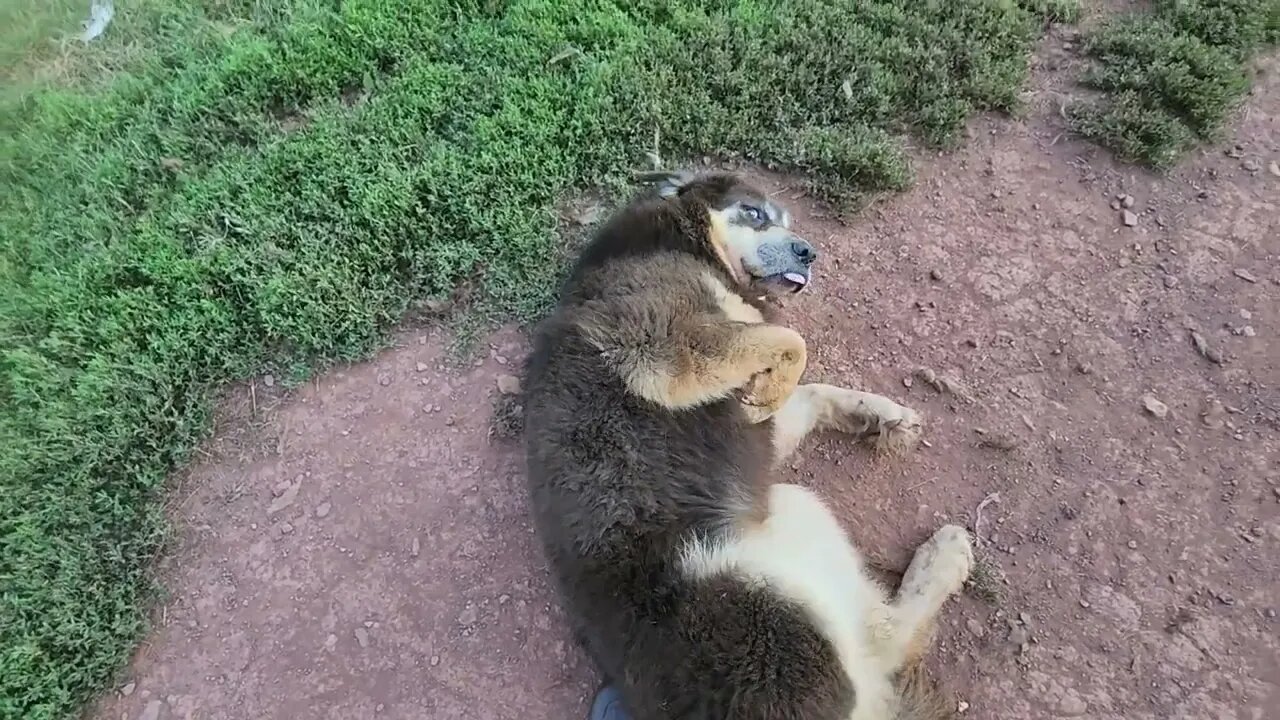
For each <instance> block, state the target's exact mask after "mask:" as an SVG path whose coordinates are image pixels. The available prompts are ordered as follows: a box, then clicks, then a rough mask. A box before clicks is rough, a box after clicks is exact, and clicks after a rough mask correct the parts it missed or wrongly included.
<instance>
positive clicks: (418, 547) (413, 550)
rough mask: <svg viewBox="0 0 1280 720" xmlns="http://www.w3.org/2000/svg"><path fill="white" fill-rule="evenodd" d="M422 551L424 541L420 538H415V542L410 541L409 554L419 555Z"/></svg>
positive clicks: (411, 555)
mask: <svg viewBox="0 0 1280 720" xmlns="http://www.w3.org/2000/svg"><path fill="white" fill-rule="evenodd" d="M421 552H422V543H421V542H420V541H419V540H418V538H414V539H413V542H411V543H409V556H410V557H418V555H419V553H421Z"/></svg>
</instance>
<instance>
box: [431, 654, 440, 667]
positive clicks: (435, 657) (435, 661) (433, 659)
mask: <svg viewBox="0 0 1280 720" xmlns="http://www.w3.org/2000/svg"><path fill="white" fill-rule="evenodd" d="M439 664H440V656H439V655H432V656H431V667H435V666H437V665H439Z"/></svg>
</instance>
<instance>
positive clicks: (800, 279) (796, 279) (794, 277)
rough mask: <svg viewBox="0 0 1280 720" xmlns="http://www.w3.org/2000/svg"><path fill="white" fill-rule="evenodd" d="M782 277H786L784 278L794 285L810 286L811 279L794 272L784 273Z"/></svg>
mask: <svg viewBox="0 0 1280 720" xmlns="http://www.w3.org/2000/svg"><path fill="white" fill-rule="evenodd" d="M782 277H784V278H786V279H788V280H790V281H791V282H793V283H795V284H797V285H808V284H809V278H807V277H805V276H803V275H801V274H800V273H793V272H789V273H783V275H782Z"/></svg>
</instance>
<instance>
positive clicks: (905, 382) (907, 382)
mask: <svg viewBox="0 0 1280 720" xmlns="http://www.w3.org/2000/svg"><path fill="white" fill-rule="evenodd" d="M911 384H912V381H911V376H910V375H908V376H906V377H904V378H902V387H905V388H909V387H911Z"/></svg>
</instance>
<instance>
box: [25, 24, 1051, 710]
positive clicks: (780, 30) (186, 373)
mask: <svg viewBox="0 0 1280 720" xmlns="http://www.w3.org/2000/svg"><path fill="white" fill-rule="evenodd" d="M8 1H9V3H10V6H7V7H10V8H12V7H18V6H16V5H13V3H15V2H16V0H8ZM23 1H24V2H25V3H26V5H25V7H26V8H28V9H30V8H33V7H42V6H41V5H39V4H36V3H33V2H31V1H30V0H23ZM48 7H53V6H48ZM1069 8H1070V5H1067V4H1065V3H1063V2H1061V1H1051V2H1045V1H1041V2H1027V3H1025V4H1019V3H1015V2H1012V1H1011V0H986V1H979V0H963V1H962V0H947V1H946V2H942V1H941V0H939V1H935V2H926V1H925V0H897V1H893V0H875V1H867V0H861V1H858V2H855V1H854V0H846V1H840V2H824V1H819V0H794V1H792V2H787V3H766V2H762V1H760V0H754V1H751V0H742V1H740V2H712V1H708V2H693V1H692V0H684V1H682V2H670V3H669V2H657V1H649V2H640V1H636V2H621V1H618V2H608V1H606V0H596V1H590V0H546V1H541V2H539V1H534V0H510V1H508V2H501V1H499V0H485V1H483V2H449V3H445V2H427V1H422V2H404V1H403V0H350V1H347V2H342V3H335V2H322V1H320V0H312V1H309V2H307V1H302V0H299V1H297V2H284V1H283V0H276V1H274V2H272V1H270V0H220V1H216V0H206V1H205V2H203V3H189V2H178V1H177V0H137V1H135V2H117V14H116V19H115V21H114V22H113V24H112V25H111V27H110V29H109V30H108V32H107V34H106V36H105V37H104V38H103V39H102V40H101V42H97V43H94V44H92V45H90V46H88V47H84V46H81V45H79V44H77V43H76V42H74V41H72V42H68V43H63V44H50V43H46V42H44V41H42V40H40V38H41V37H42V36H43V34H44V33H47V32H49V31H50V27H52V26H53V25H56V23H54V24H52V25H51V24H49V23H44V24H40V23H36V22H35V21H34V20H33V24H35V25H39V27H38V28H35V29H33V28H32V27H26V26H24V27H23V28H20V29H14V28H12V27H10V28H0V43H2V44H4V45H5V46H6V48H7V49H6V52H9V53H11V54H10V55H6V56H5V57H26V58H28V60H29V62H28V63H27V64H26V65H25V66H24V67H22V68H18V69H17V70H15V71H14V72H13V73H12V75H11V77H10V78H9V79H10V80H11V82H8V83H6V87H5V89H4V91H3V92H2V93H0V131H2V132H0V179H2V181H3V187H4V192H3V193H0V228H3V239H2V240H0V408H2V409H3V413H2V414H0V718H5V719H9V718H13V719H16V718H24V719H25V720H44V719H48V718H65V717H70V716H72V715H73V714H74V713H75V712H76V711H77V709H78V708H79V707H80V705H81V704H82V703H83V702H84V701H85V700H86V699H87V698H90V697H92V696H93V694H94V693H95V692H98V691H100V690H101V689H102V688H103V687H104V685H105V684H107V683H108V682H110V680H111V678H112V675H113V673H114V672H115V671H116V670H117V669H118V668H119V667H120V666H121V664H122V663H123V661H124V660H125V659H126V657H127V656H128V653H129V652H130V650H131V649H132V647H133V645H134V643H135V642H136V641H137V640H138V638H139V637H140V634H141V633H142V632H143V630H144V621H145V611H146V608H147V607H148V604H149V602H150V601H151V600H152V599H153V598H154V592H155V588H154V585H153V583H152V581H151V577H150V575H149V569H148V568H149V564H150V561H151V560H152V559H153V557H154V556H155V554H156V553H157V551H158V550H159V549H160V548H161V546H162V544H163V542H164V538H165V523H164V517H163V512H162V502H163V490H164V486H165V483H166V478H167V477H168V476H169V474H170V473H171V472H172V471H173V470H174V469H175V468H177V467H180V466H181V464H182V463H183V462H185V461H186V460H187V459H188V457H189V455H190V453H191V451H192V449H193V447H194V446H196V445H197V444H198V443H199V442H200V441H201V439H202V437H203V435H204V433H205V432H206V431H207V428H208V425H209V423H208V420H209V415H210V407H211V398H212V397H213V396H214V394H215V393H216V391H217V390H218V388H220V387H222V386H224V385H225V384H226V383H227V382H229V381H232V380H235V379H239V378H246V377H250V376H252V375H253V374H255V373H260V372H263V371H266V370H271V371H272V372H274V373H276V375H277V376H279V377H290V378H294V379H299V378H301V377H303V376H305V375H306V373H308V372H310V371H312V370H314V369H315V368H317V367H320V366H323V365H324V364H325V363H329V362H335V361H341V360H345V359H351V358H358V357H362V356H365V355H367V354H368V353H369V352H371V351H372V350H374V349H376V348H377V347H378V346H379V343H380V342H382V341H383V339H384V338H385V336H386V333H387V331H388V330H389V329H390V328H392V327H393V326H394V324H395V323H396V322H397V320H398V319H399V318H401V317H402V316H403V314H404V313H405V312H406V309H407V308H409V307H410V305H411V304H412V303H413V302H415V301H416V300H421V299H425V298H429V297H439V296H445V295H449V294H450V293H452V292H454V291H455V289H456V288H457V287H459V286H460V285H466V286H468V287H470V288H472V297H474V298H475V301H474V303H473V307H474V308H476V309H478V310H480V311H484V312H487V313H491V314H500V315H502V316H504V317H514V318H518V319H528V318H530V317H533V316H535V315H536V314H537V313H538V312H539V311H540V310H541V309H542V308H544V307H545V306H546V304H547V302H548V301H549V299H550V297H551V291H552V279H553V278H555V277H556V275H557V273H558V271H559V269H560V267H561V262H562V259H563V258H562V256H563V250H562V247H561V246H562V239H561V236H560V235H559V234H558V233H557V218H556V209H555V208H556V205H557V202H560V201H562V200H563V199H564V198H566V197H569V196H570V195H571V194H572V193H574V192H576V191H580V190H597V191H599V190H603V191H605V192H606V193H617V192H618V191H619V190H620V189H621V188H622V187H623V178H625V176H626V173H627V171H628V170H629V169H632V168H637V167H642V166H644V165H645V164H646V161H645V151H646V150H647V149H649V148H650V146H651V144H652V137H653V133H654V130H655V128H657V129H660V131H661V137H662V139H663V147H662V151H663V153H664V154H665V155H667V156H670V157H674V158H677V159H678V158H694V157H700V156H702V155H704V154H707V155H713V156H725V157H737V158H743V159H748V160H752V161H758V162H761V163H765V164H768V165H775V166H778V167H782V168H787V169H792V170H798V171H800V172H803V173H806V174H807V175H808V176H809V177H811V178H813V179H814V180H815V182H816V183H817V185H818V186H819V187H822V188H824V189H826V190H828V191H830V192H831V193H833V194H834V195H835V196H840V197H848V196H850V195H855V196H856V195H858V194H862V193H876V192H882V191H886V190H894V189H898V188H901V187H903V186H904V185H905V184H906V183H907V182H908V180H909V169H908V163H907V161H906V157H905V155H904V151H903V148H902V145H901V144H900V142H899V137H900V136H902V135H903V134H914V135H916V136H918V137H920V138H923V139H924V140H925V141H926V142H929V143H933V144H940V145H945V144H948V143H951V142H953V141H954V139H955V138H956V135H957V130H958V129H959V128H960V126H961V124H962V122H963V121H964V120H965V118H966V117H967V116H969V115H970V114H971V113H973V112H974V111H975V110H979V109H1009V108H1011V107H1012V106H1014V105H1015V104H1016V102H1017V95H1018V91H1019V89H1020V86H1021V84H1022V82H1023V80H1024V77H1025V72H1026V56H1027V54H1028V52H1029V48H1030V45H1031V43H1032V42H1033V41H1034V39H1035V38H1036V36H1037V35H1038V33H1039V30H1040V28H1041V26H1042V24H1043V18H1044V17H1045V16H1046V15H1061V14H1062V13H1064V12H1069V11H1070V10H1069ZM22 15H23V9H22V7H18V9H17V10H15V11H14V15H13V17H21V16H22ZM56 16H57V15H56V13H53V14H40V13H34V14H29V17H32V18H45V19H47V18H51V17H56ZM76 19H78V18H74V17H73V19H71V20H69V22H71V23H73V25H72V26H71V27H70V28H67V29H66V30H65V32H66V33H67V34H68V35H71V36H74V33H75V32H76V31H77V30H78V28H77V27H75V26H74V22H75V21H76ZM42 63H56V69H57V72H53V73H49V72H41V70H42V65H41V64H42ZM40 78H44V80H43V81H41V80H40ZM49 78H56V80H57V81H56V82H49Z"/></svg>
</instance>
